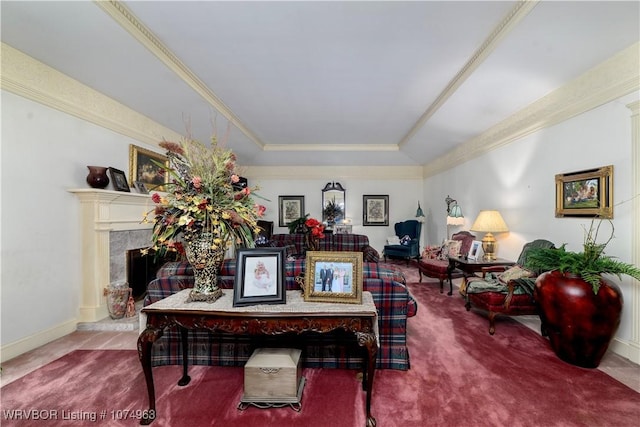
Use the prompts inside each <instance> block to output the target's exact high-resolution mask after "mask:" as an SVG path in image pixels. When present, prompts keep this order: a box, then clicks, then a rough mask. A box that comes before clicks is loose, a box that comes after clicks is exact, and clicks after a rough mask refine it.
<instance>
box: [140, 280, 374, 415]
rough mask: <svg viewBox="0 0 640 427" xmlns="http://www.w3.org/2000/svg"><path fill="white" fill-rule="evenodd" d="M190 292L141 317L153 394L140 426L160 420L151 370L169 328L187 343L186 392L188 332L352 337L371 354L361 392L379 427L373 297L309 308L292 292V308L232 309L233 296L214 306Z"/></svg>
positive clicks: (155, 306) (145, 311) (143, 349)
mask: <svg viewBox="0 0 640 427" xmlns="http://www.w3.org/2000/svg"><path fill="white" fill-rule="evenodd" d="M189 292H190V289H185V290H183V291H180V292H178V293H176V294H174V295H171V296H170V297H168V298H165V299H163V300H160V301H158V302H155V303H153V304H151V305H148V306H147V307H144V308H143V309H142V311H141V313H142V316H146V325H147V326H146V329H145V330H144V331H143V332H142V333H141V334H140V336H139V337H138V357H139V358H140V363H141V364H142V370H143V371H144V377H145V380H146V383H147V391H148V393H149V411H148V412H147V414H148V416H146V417H144V418H143V419H142V420H141V422H140V424H142V425H148V424H150V423H151V422H152V421H153V420H154V419H155V418H156V417H157V412H156V398H155V388H154V385H153V374H152V370H151V348H152V346H153V343H154V342H155V341H156V340H157V339H158V338H160V337H161V336H162V334H163V332H164V330H165V329H166V328H168V327H170V326H177V327H178V329H179V330H180V334H181V337H182V348H183V372H182V378H180V380H179V381H178V385H180V386H185V385H187V384H188V383H189V381H190V380H191V378H190V377H189V375H188V374H187V370H188V366H187V365H188V363H187V344H188V341H187V340H188V336H187V330H189V329H208V330H211V331H220V332H228V333H232V334H250V335H281V334H284V333H297V334H303V333H306V332H319V333H327V332H331V331H334V330H337V329H342V330H345V331H347V332H352V333H353V334H354V335H355V336H356V339H357V342H358V345H359V346H361V347H363V348H364V349H365V350H366V357H365V364H364V365H365V366H364V367H363V378H362V386H363V388H364V390H365V392H366V412H367V424H366V425H367V427H375V425H376V419H375V418H374V417H373V416H372V415H371V392H372V391H373V377H374V375H375V367H376V356H377V354H378V333H377V331H378V321H377V310H376V306H375V304H374V303H373V297H372V296H371V293H370V292H366V291H365V292H363V293H362V302H363V303H362V305H360V304H337V303H318V302H305V301H304V299H303V297H302V293H301V292H300V291H287V303H286V304H276V305H267V304H263V305H254V306H247V307H233V290H231V289H225V290H224V295H223V296H222V297H221V298H220V299H218V300H217V301H216V302H214V303H213V304H209V303H206V302H191V303H185V301H186V299H187V296H188V294H189Z"/></svg>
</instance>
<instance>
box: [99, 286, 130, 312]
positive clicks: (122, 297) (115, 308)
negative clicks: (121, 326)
mask: <svg viewBox="0 0 640 427" xmlns="http://www.w3.org/2000/svg"><path fill="white" fill-rule="evenodd" d="M104 295H105V296H106V297H107V309H108V310H109V316H110V317H111V318H112V319H122V318H123V317H124V315H125V314H126V312H127V303H128V302H129V297H130V296H131V288H130V287H129V284H128V283H127V282H113V283H110V284H109V287H108V288H106V289H105V290H104Z"/></svg>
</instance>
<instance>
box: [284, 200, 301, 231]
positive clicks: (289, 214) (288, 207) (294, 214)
mask: <svg viewBox="0 0 640 427" xmlns="http://www.w3.org/2000/svg"><path fill="white" fill-rule="evenodd" d="M278 212H279V219H280V220H279V222H278V226H279V227H286V226H288V225H289V223H292V222H293V221H295V220H297V219H298V218H300V217H302V216H304V196H278Z"/></svg>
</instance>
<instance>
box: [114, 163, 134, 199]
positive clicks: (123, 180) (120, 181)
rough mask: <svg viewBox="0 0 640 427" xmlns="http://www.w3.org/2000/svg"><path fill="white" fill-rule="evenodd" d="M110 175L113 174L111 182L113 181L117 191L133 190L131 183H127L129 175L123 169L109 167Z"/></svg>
mask: <svg viewBox="0 0 640 427" xmlns="http://www.w3.org/2000/svg"><path fill="white" fill-rule="evenodd" d="M109 175H111V182H112V183H113V188H114V189H115V190H116V191H126V192H129V193H130V192H131V190H130V189H129V184H128V183H127V176H126V175H125V174H124V172H123V171H121V170H120V169H116V168H112V167H109Z"/></svg>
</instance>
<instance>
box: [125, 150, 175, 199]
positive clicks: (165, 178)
mask: <svg viewBox="0 0 640 427" xmlns="http://www.w3.org/2000/svg"><path fill="white" fill-rule="evenodd" d="M158 164H160V165H164V166H165V167H167V168H168V167H169V159H168V158H167V156H165V155H162V154H159V153H156V152H155V151H151V150H147V149H146V148H142V147H138V146H137V145H133V144H131V145H129V177H130V178H131V182H132V183H135V182H136V181H137V182H140V183H143V184H144V186H145V188H146V189H147V190H148V191H153V190H156V191H165V184H167V183H168V182H169V175H168V174H167V173H165V171H164V170H163V168H162V167H160V166H158Z"/></svg>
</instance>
